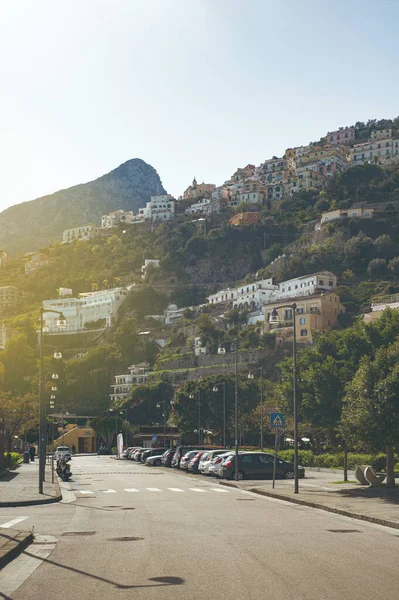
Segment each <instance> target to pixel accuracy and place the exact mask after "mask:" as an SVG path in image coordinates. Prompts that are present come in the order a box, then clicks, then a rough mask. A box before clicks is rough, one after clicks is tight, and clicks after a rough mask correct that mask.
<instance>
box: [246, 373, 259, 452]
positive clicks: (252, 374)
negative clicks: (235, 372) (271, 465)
mask: <svg viewBox="0 0 399 600" xmlns="http://www.w3.org/2000/svg"><path fill="white" fill-rule="evenodd" d="M255 371H260V451H261V452H263V367H259V368H258V369H253V370H252V371H250V372H249V373H248V379H254V372H255Z"/></svg>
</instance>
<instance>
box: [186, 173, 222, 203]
mask: <svg viewBox="0 0 399 600" xmlns="http://www.w3.org/2000/svg"><path fill="white" fill-rule="evenodd" d="M215 188H216V186H215V184H214V183H197V180H196V179H195V177H194V179H193V183H192V184H191V185H189V186H188V188H187V189H186V190H185V192H184V194H183V198H184V199H185V200H187V199H191V198H203V197H207V196H210V195H211V193H212V192H213V190H214V189H215Z"/></svg>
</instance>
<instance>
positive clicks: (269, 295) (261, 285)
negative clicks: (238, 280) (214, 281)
mask: <svg viewBox="0 0 399 600" xmlns="http://www.w3.org/2000/svg"><path fill="white" fill-rule="evenodd" d="M277 289H278V286H276V285H273V280H272V279H263V280H261V281H255V282H253V283H249V284H246V285H242V286H240V287H238V288H236V290H235V291H236V298H235V300H233V307H234V308H238V309H239V310H255V309H259V308H261V307H262V306H263V305H264V304H267V303H268V302H270V301H272V299H273V297H274V295H275V293H276V291H277Z"/></svg>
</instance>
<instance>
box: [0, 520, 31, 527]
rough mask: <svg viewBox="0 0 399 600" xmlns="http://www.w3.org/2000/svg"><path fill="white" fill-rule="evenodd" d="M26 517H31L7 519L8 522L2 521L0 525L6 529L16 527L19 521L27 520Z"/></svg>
mask: <svg viewBox="0 0 399 600" xmlns="http://www.w3.org/2000/svg"><path fill="white" fill-rule="evenodd" d="M26 519H29V517H16V518H15V519H12V521H7V522H6V523H1V524H0V527H2V528H4V529H9V528H10V527H14V526H15V525H17V524H18V523H21V522H22V521H26Z"/></svg>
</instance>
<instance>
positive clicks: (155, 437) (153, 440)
mask: <svg viewBox="0 0 399 600" xmlns="http://www.w3.org/2000/svg"><path fill="white" fill-rule="evenodd" d="M151 441H152V443H153V444H156V443H157V441H158V436H157V435H156V434H155V433H154V435H153V436H152V438H151Z"/></svg>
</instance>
